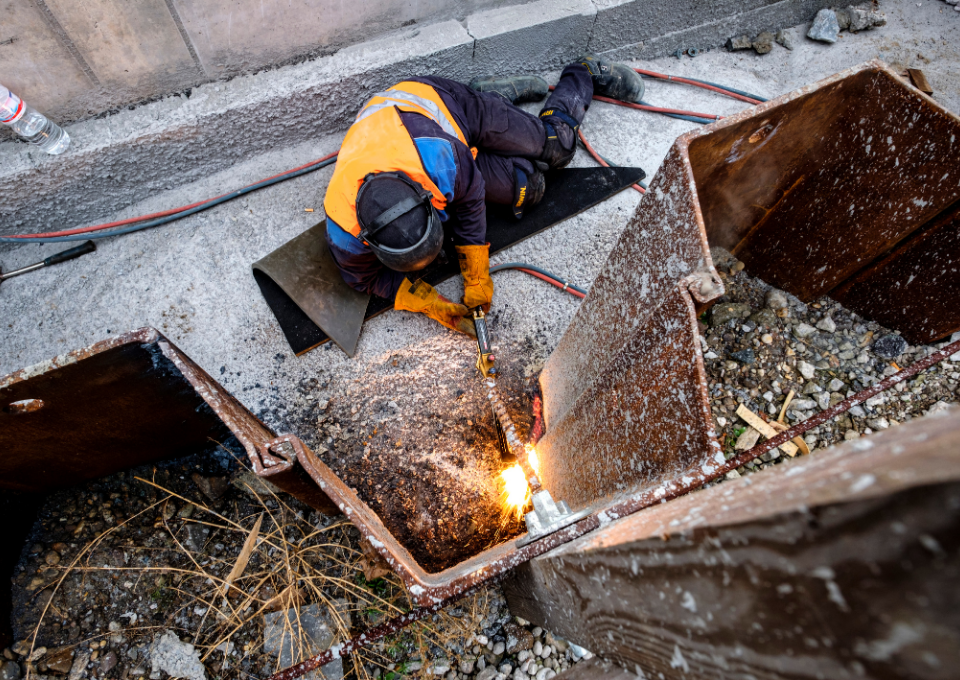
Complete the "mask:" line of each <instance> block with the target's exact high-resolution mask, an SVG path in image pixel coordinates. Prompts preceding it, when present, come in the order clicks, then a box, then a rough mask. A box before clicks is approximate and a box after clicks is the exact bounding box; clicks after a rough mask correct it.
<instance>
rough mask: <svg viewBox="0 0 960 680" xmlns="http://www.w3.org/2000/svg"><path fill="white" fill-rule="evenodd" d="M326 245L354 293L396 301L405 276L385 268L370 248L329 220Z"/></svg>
mask: <svg viewBox="0 0 960 680" xmlns="http://www.w3.org/2000/svg"><path fill="white" fill-rule="evenodd" d="M327 244H328V245H329V246H330V253H331V254H332V255H333V259H334V260H335V261H336V263H337V266H338V267H339V268H340V274H341V275H342V276H343V280H344V281H346V282H347V285H349V286H350V287H351V288H353V289H354V290H358V291H360V292H361V293H369V294H370V295H378V296H380V297H382V298H387V299H388V300H393V299H394V298H396V297H397V291H398V290H400V284H401V283H402V282H403V277H404V274H402V273H401V272H395V271H393V270H392V269H388V268H387V267H384V266H383V264H381V263H380V260H378V259H377V256H376V255H375V254H374V252H373V251H372V250H371V249H370V247H369V246H366V245H364V244H363V241H361V240H360V239H358V238H357V237H356V236H354V235H353V234H349V233H347V232H346V231H344V230H343V229H341V228H340V225H338V224H337V223H336V222H334V221H333V220H331V219H330V218H329V217H328V218H327Z"/></svg>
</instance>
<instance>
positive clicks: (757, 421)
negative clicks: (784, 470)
mask: <svg viewBox="0 0 960 680" xmlns="http://www.w3.org/2000/svg"><path fill="white" fill-rule="evenodd" d="M737 415H738V416H740V417H741V418H742V419H743V420H745V421H746V423H747V425H749V426H750V427H752V428H753V429H754V430H757V431H758V432H759V433H760V434H762V435H763V436H764V438H765V439H773V438H774V437H776V436H777V435H778V434H780V432H779V431H778V430H776V429H774V427H773V425H771V424H770V423H768V422H767V421H765V420H764V419H763V418H761V417H760V416H758V415H757V414H756V413H754V412H753V411H751V410H750V409H748V408H747V407H746V406H744V405H743V404H740V406H738V407H737ZM778 448H779V449H780V450H781V451H783V452H784V453H785V454H787V455H788V456H790V457H791V458H793V457H794V456H796V455H797V451H798V450H799V447H798V446H797V445H796V444H794V443H793V442H785V443H783V444H781V445H780V446H779V447H778Z"/></svg>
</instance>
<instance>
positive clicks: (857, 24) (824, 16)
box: [807, 3, 887, 43]
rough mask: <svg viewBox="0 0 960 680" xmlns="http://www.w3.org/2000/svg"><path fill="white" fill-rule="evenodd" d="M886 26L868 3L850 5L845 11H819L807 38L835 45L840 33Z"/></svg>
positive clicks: (877, 12) (878, 13) (883, 19)
mask: <svg viewBox="0 0 960 680" xmlns="http://www.w3.org/2000/svg"><path fill="white" fill-rule="evenodd" d="M886 25H887V17H886V16H885V15H884V14H883V12H881V11H879V10H878V9H877V8H876V7H874V6H873V5H872V4H870V3H866V4H863V5H851V6H849V7H847V8H846V9H838V10H832V9H821V10H820V11H819V12H817V16H815V17H814V18H813V24H812V25H811V26H810V30H809V31H807V37H808V38H810V39H811V40H817V41H819V42H825V43H835V42H837V39H838V38H839V37H840V31H850V32H851V33H859V32H860V31H866V30H869V29H871V28H877V27H879V26H886Z"/></svg>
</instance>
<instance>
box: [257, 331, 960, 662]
mask: <svg viewBox="0 0 960 680" xmlns="http://www.w3.org/2000/svg"><path fill="white" fill-rule="evenodd" d="M958 352H960V340H958V341H957V342H954V343H951V344H949V345H947V346H946V347H944V348H943V349H940V350H937V351H935V352H933V353H931V354H930V355H928V356H927V357H925V358H923V359H921V360H920V361H918V362H917V363H915V364H913V365H912V366H909V367H907V368H904V369H902V370H900V371H898V372H897V373H895V374H893V375H892V376H890V377H889V378H886V379H885V380H881V381H880V382H879V383H877V384H876V385H874V386H873V387H869V388H867V389H865V390H862V391H860V392H858V393H857V394H855V395H853V396H852V397H848V398H847V399H844V400H843V401H841V402H838V403H837V404H835V405H834V406H831V407H830V408H828V409H826V410H824V411H822V412H820V413H818V414H817V415H815V416H813V417H812V418H807V419H806V420H804V421H803V422H801V423H798V424H796V425H794V426H793V427H791V428H790V429H789V430H784V431H783V432H781V433H780V434H778V435H777V436H776V437H774V438H772V439H768V440H767V441H766V442H764V443H763V444H759V445H757V446H755V447H753V448H752V449H750V450H749V451H745V452H744V453H742V454H740V455H739V456H736V457H735V458H731V459H730V460H728V461H727V462H726V463H724V464H723V465H721V466H719V467H718V468H715V469H714V470H713V471H712V472H711V473H710V474H704V473H702V472H699V471H697V472H693V471H691V472H690V474H689V475H684V478H685V479H690V481H689V482H687V483H686V484H677V485H673V486H671V487H670V488H667V489H663V490H659V489H654V490H651V491H645V492H643V493H641V494H639V495H637V496H635V497H633V498H630V499H627V500H625V501H623V502H622V503H619V504H617V505H614V506H613V507H612V508H610V509H608V510H607V511H606V512H605V515H606V516H607V517H608V518H609V519H617V518H620V517H626V516H627V515H632V514H634V513H636V512H639V511H640V510H643V509H644V508H648V507H650V506H651V505H656V504H659V503H663V502H665V501H668V500H671V499H673V498H676V497H678V496H683V495H685V494H688V493H690V492H691V491H694V490H696V489H698V488H700V487H701V486H703V485H704V484H707V483H708V482H712V481H715V480H717V479H719V478H720V477H722V476H723V475H725V474H727V473H728V472H730V471H731V470H736V469H737V468H738V467H740V466H741V465H743V464H745V463H749V462H750V461H751V460H754V459H755V458H757V457H759V456H761V455H763V454H764V453H766V452H767V451H769V450H770V449H773V448H775V447H777V446H780V444H783V443H785V442H787V441H790V440H791V439H793V438H794V437H796V436H798V435H801V434H803V433H804V432H806V431H807V430H809V429H811V428H814V427H817V426H818V425H821V424H823V423H824V422H826V421H827V420H829V419H830V418H833V417H835V416H838V415H840V414H841V413H845V412H846V411H848V410H850V409H851V408H852V407H853V406H855V405H856V404H859V403H861V402H863V401H866V400H867V399H870V398H871V397H874V396H876V395H877V394H879V393H880V392H883V391H884V390H887V389H889V388H891V387H893V386H894V385H896V384H897V383H901V382H903V381H904V380H907V379H908V378H911V377H913V376H914V375H916V374H917V373H919V372H920V371H922V370H924V369H927V368H930V367H931V366H933V365H934V364H937V363H939V362H941V361H943V360H944V359H946V358H947V357H950V356H952V355H954V354H957V353H958ZM491 382H492V383H493V384H492V386H488V399H491V401H493V399H492V398H491V397H490V393H493V395H494V396H495V398H496V399H497V400H498V401H499V394H498V393H497V389H496V381H491ZM486 383H487V381H486V380H484V384H485V385H486ZM499 404H500V407H501V408H503V403H502V401H500V402H499ZM494 407H495V408H496V404H495V405H494ZM504 413H506V409H504ZM509 417H510V416H509V415H507V418H508V422H510V425H513V423H512V421H509ZM504 429H506V428H504ZM511 431H513V435H514V439H515V441H517V442H519V439H517V438H516V431H515V430H511ZM521 448H522V445H521ZM517 459H518V460H520V456H518V457H517ZM599 526H600V522H599V520H598V519H597V517H596V516H595V515H590V516H589V517H586V518H584V519H582V520H580V521H579V522H577V523H576V524H573V525H571V526H569V527H566V528H564V529H562V530H561V531H559V532H557V533H555V534H551V535H550V536H547V537H545V538H543V539H541V540H539V541H535V542H534V543H531V544H529V545H527V546H524V547H523V548H522V549H521V552H522V553H524V557H525V559H524V560H523V561H529V560H531V559H533V558H534V557H537V556H538V555H541V554H543V553H545V552H548V551H549V550H552V549H554V548H556V547H557V546H560V545H563V544H564V543H569V542H570V541H572V540H574V539H575V538H579V537H580V536H583V535H584V534H587V533H589V532H591V531H593V530H595V529H597V528H598V527H599ZM518 564H519V563H518ZM513 566H514V567H515V566H517V565H513ZM512 568H513V567H510V569H512ZM507 573H509V569H508V570H507V571H504V572H501V573H499V574H496V575H494V576H491V577H490V578H489V579H487V580H485V581H481V582H479V583H477V584H476V585H474V586H472V587H470V588H467V589H466V590H464V591H462V592H460V593H457V594H456V595H453V596H451V597H449V598H447V599H445V600H441V601H440V602H437V603H436V604H433V605H430V606H429V607H421V608H419V609H414V610H413V611H411V612H408V613H406V614H403V615H402V616H398V617H396V618H394V619H391V620H389V621H385V622H384V623H381V624H380V625H378V626H375V627H374V628H371V629H370V630H368V631H366V632H364V633H361V634H360V635H358V636H356V637H354V638H351V639H350V640H348V641H346V642H344V643H342V644H339V645H335V646H334V647H331V648H330V649H328V650H327V651H325V652H322V653H320V654H318V655H317V656H315V657H313V658H311V659H307V660H306V661H303V662H301V663H299V664H297V665H295V666H291V667H290V668H287V669H285V670H282V671H280V672H279V673H275V674H274V675H272V676H270V677H269V678H268V680H294V679H295V678H299V677H300V676H301V675H303V674H304V673H309V672H310V671H312V670H314V669H316V668H318V667H320V666H322V665H324V664H327V663H330V662H331V661H333V660H334V659H338V658H341V657H343V656H344V655H346V654H348V653H350V652H353V651H356V650H357V649H361V648H363V647H366V646H367V645H369V644H371V643H373V642H376V641H377V640H379V639H380V638H382V637H384V636H385V635H390V634H392V633H396V632H397V631H399V630H402V629H403V628H405V627H407V626H409V625H410V624H411V623H414V622H415V621H419V620H420V619H422V618H423V617H425V616H428V615H432V614H435V613H436V612H438V611H440V610H441V609H443V608H444V607H446V606H447V605H449V604H451V603H453V602H456V601H457V600H459V599H461V598H462V597H465V596H467V595H470V594H471V593H474V592H476V591H477V590H478V589H479V588H481V587H483V586H485V585H487V584H489V583H493V582H495V581H497V580H499V579H501V578H503V577H504V576H506V574H507Z"/></svg>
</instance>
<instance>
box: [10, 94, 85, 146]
mask: <svg viewBox="0 0 960 680" xmlns="http://www.w3.org/2000/svg"><path fill="white" fill-rule="evenodd" d="M0 123H4V124H5V125H9V126H10V127H12V128H13V131H14V132H16V133H17V134H18V135H20V136H21V137H23V138H24V139H25V140H27V141H28V142H30V143H31V144H36V145H37V146H39V147H40V150H41V151H46V152H47V153H49V154H53V155H56V154H60V153H63V152H64V151H66V150H67V147H68V146H70V135H68V134H67V133H66V132H65V131H64V130H63V128H62V127H60V126H59V125H57V124H56V123H54V122H52V121H50V120H47V117H46V116H44V115H43V114H42V113H40V112H38V111H36V110H34V108H33V107H32V106H29V105H28V104H26V103H24V101H23V100H22V99H20V97H18V96H17V95H15V94H14V93H13V92H11V91H10V90H8V89H7V88H5V87H4V86H3V85H0Z"/></svg>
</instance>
